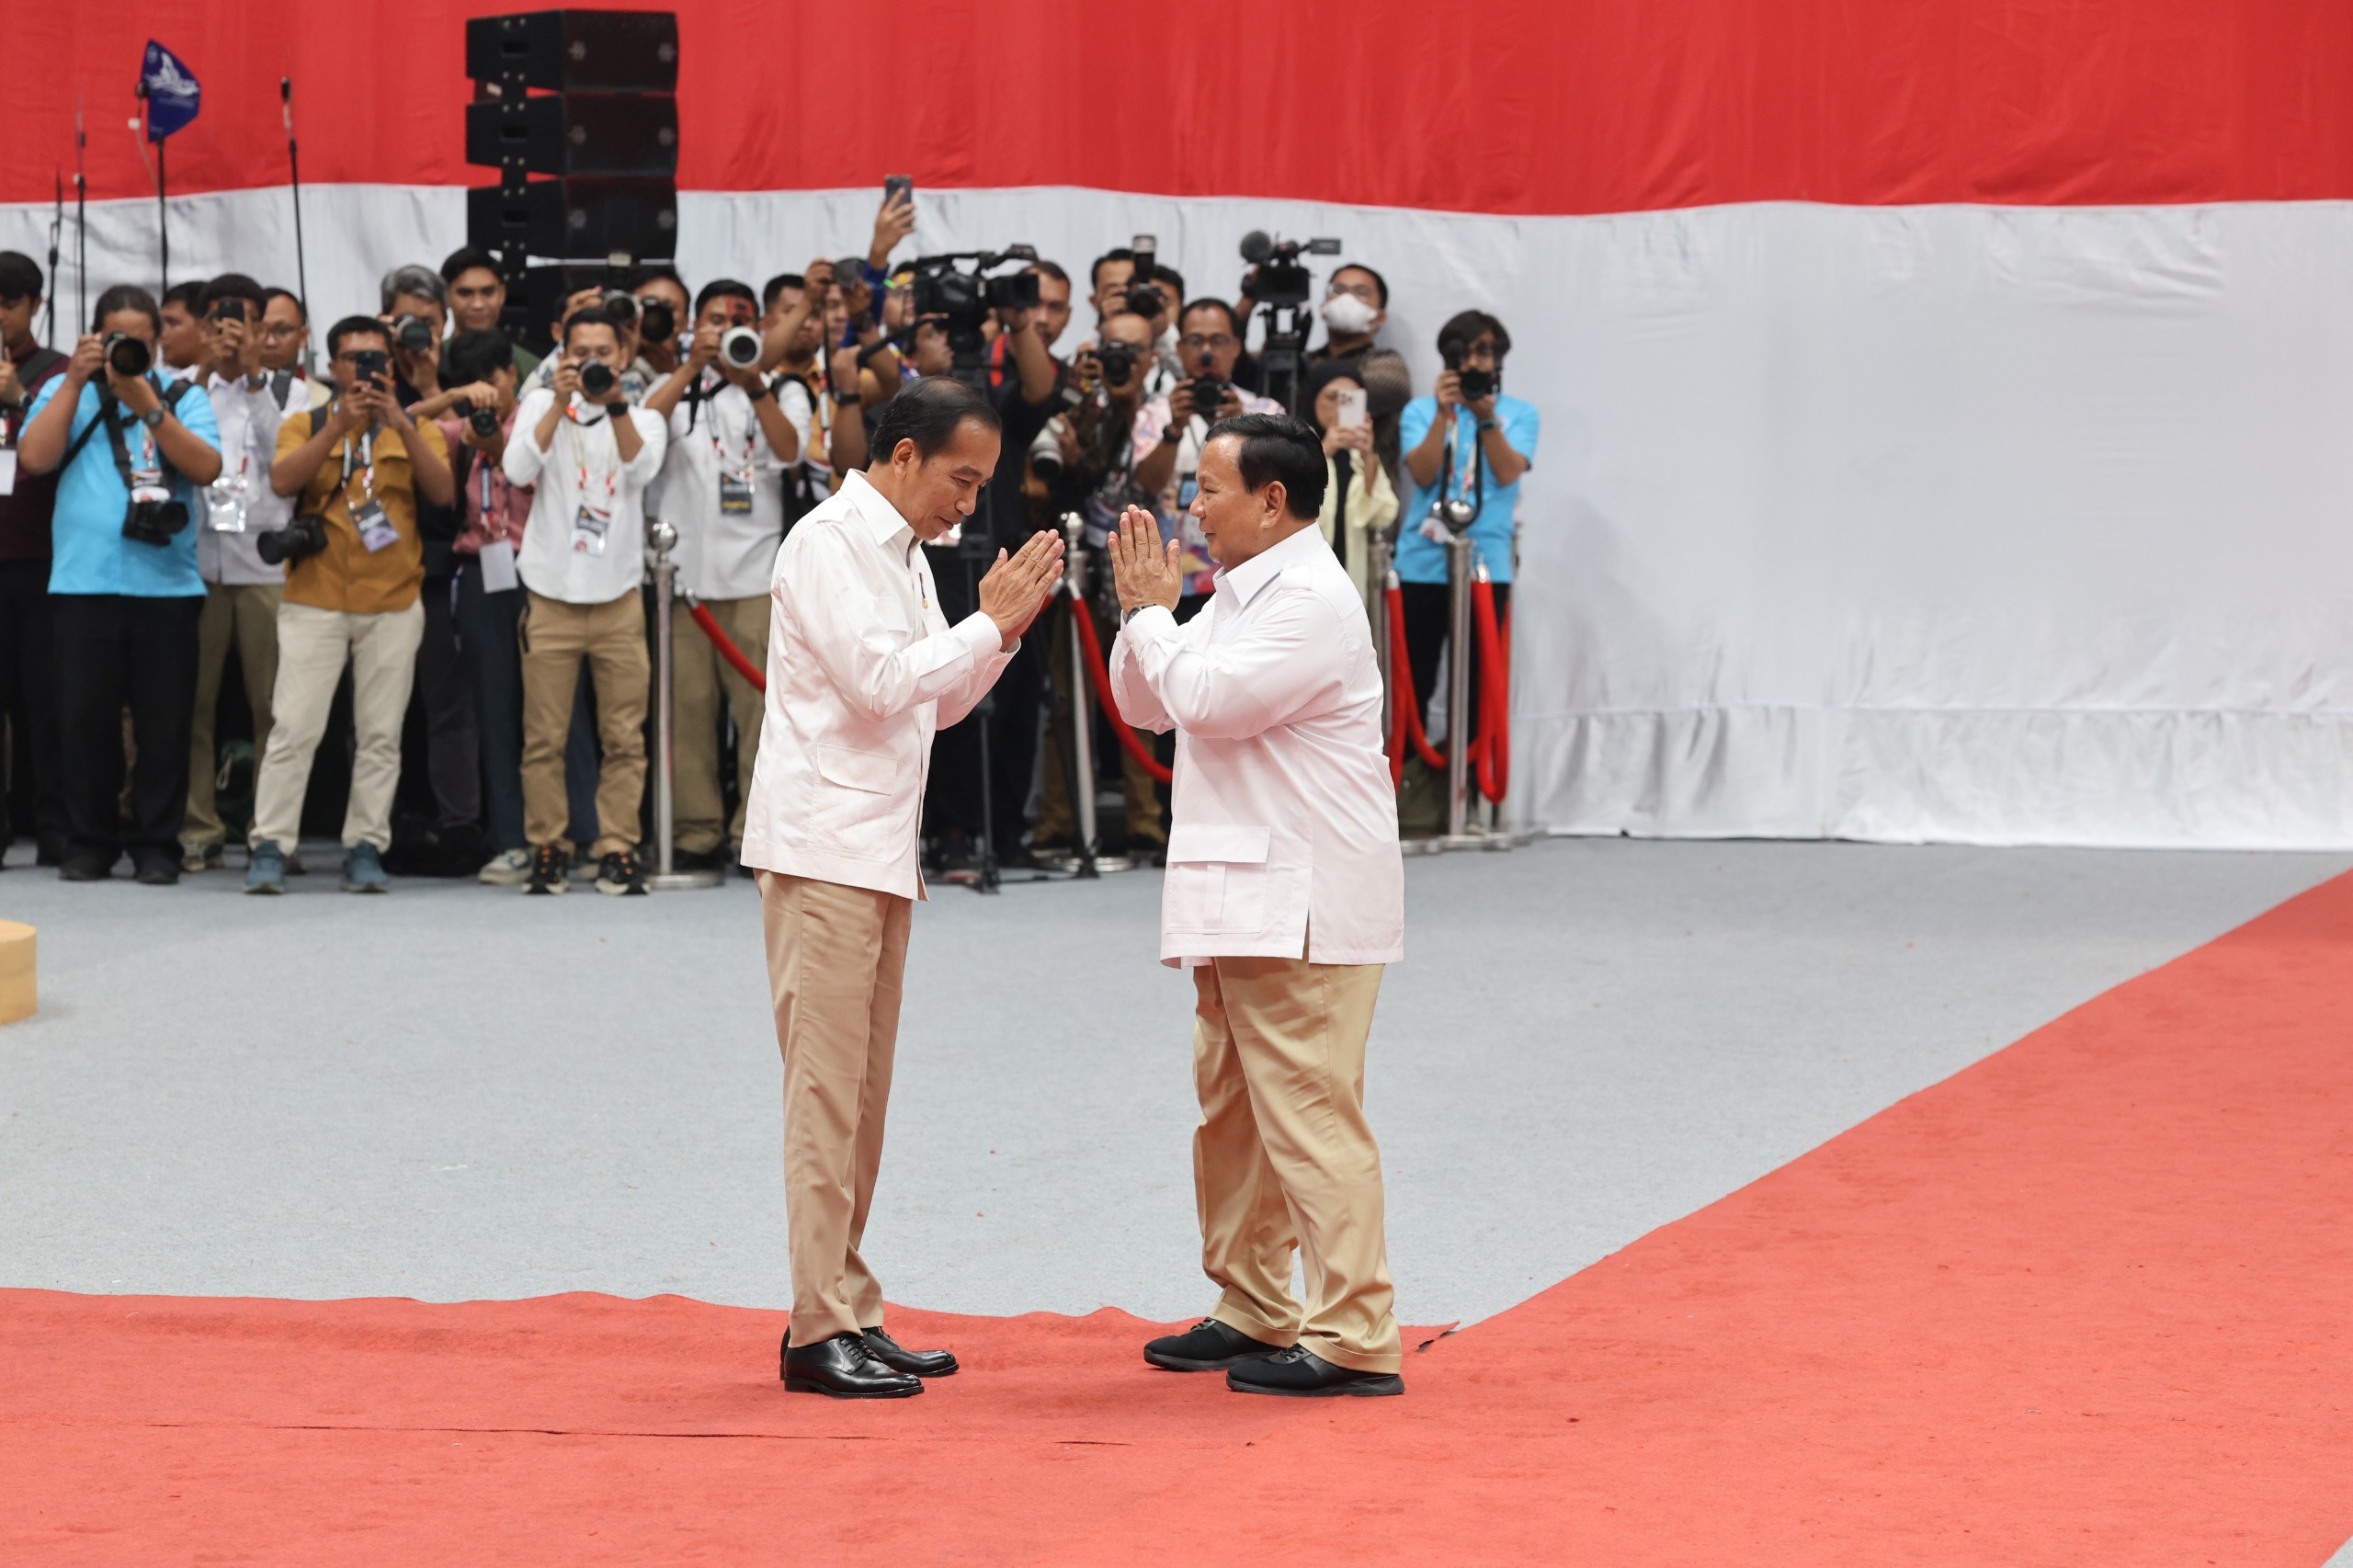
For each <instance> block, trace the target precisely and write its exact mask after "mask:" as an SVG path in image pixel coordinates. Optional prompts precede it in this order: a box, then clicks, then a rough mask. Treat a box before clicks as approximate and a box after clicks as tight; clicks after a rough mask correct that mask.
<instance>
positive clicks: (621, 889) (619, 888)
mask: <svg viewBox="0 0 2353 1568" xmlns="http://www.w3.org/2000/svg"><path fill="white" fill-rule="evenodd" d="M597 892H600V893H603V894H604V895H605V896H606V897H607V898H635V897H637V896H638V895H640V894H642V892H645V889H644V888H643V887H642V886H639V887H631V885H630V884H629V883H627V882H608V881H599V882H598V883H597Z"/></svg>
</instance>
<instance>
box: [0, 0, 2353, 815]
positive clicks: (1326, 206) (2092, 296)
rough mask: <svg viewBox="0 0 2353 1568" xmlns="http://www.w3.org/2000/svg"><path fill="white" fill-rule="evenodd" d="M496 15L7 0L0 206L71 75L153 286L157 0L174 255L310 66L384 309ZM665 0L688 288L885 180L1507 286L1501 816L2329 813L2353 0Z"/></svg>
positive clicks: (431, 209)
mask: <svg viewBox="0 0 2353 1568" xmlns="http://www.w3.org/2000/svg"><path fill="white" fill-rule="evenodd" d="M496 9H498V7H495V6H486V5H482V4H472V5H467V4H459V3H454V0H411V3H410V4H407V5H404V6H400V7H397V8H395V9H392V10H382V9H373V10H370V9H367V8H362V9H361V10H358V11H353V10H349V9H344V10H336V9H335V8H332V7H328V8H319V7H304V6H284V5H269V6H262V5H255V4H234V3H230V0H179V3H177V4H175V5H171V6H164V5H158V4H124V3H120V0H91V3H87V4H82V5H76V6H63V5H54V6H40V5H36V4H33V3H32V0H19V3H18V4H17V5H15V6H12V7H11V9H10V14H9V16H8V17H7V21H6V39H7V58H8V60H9V62H10V64H11V66H12V67H13V69H12V70H11V71H10V72H9V93H8V125H9V130H8V136H7V149H8V150H7V153H6V158H5V160H0V246H6V247H9V248H15V249H18V250H23V251H27V252H28V253H32V254H35V255H39V254H40V252H42V251H43V250H45V248H46V244H47V239H46V233H47V225H48V222H49V216H50V214H49V199H50V195H51V179H52V173H53V171H54V170H55V169H57V168H59V167H61V166H62V167H63V169H64V171H65V173H66V174H67V176H69V179H70V176H71V174H72V171H73V144H72V131H73V120H74V106H75V102H76V98H77V96H78V97H80V98H81V99H82V100H83V101H84V102H85V105H86V106H87V119H88V122H89V126H90V153H89V165H88V166H89V172H90V176H91V195H92V197H93V205H92V209H91V243H90V256H91V265H90V272H91V278H90V281H91V284H92V285H93V287H94V288H96V287H102V286H104V285H105V284H107V283H109V282H113V281H117V280H123V279H132V280H142V279H143V280H150V281H152V280H153V277H154V275H155V263H154V256H153V244H154V222H155V217H154V203H153V187H152V185H151V184H149V183H148V180H147V177H146V176H145V175H144V173H143V171H142V165H141V164H140V161H139V157H138V150H137V147H136V145H135V142H134V137H133V134H132V133H131V131H129V130H128V129H126V128H125V125H124V121H125V119H127V118H128V117H129V115H130V114H131V112H133V108H134V106H133V104H132V101H131V93H130V85H131V81H132V79H133V77H134V75H135V74H136V68H137V63H138V60H139V54H140V48H141V45H142V43H143V42H144V41H145V40H146V39H147V38H148V37H150V36H153V37H154V38H156V39H158V40H161V41H163V42H164V43H165V45H167V46H168V47H170V48H171V49H173V50H174V51H176V53H178V54H179V55H180V57H181V58H182V59H184V60H186V61H187V62H188V65H189V67H190V69H191V70H193V71H194V72H195V73H196V74H197V75H198V76H199V78H200V79H201V80H202V82H203V85H204V108H203V114H202V117H201V118H200V119H199V120H198V121H197V122H196V124H195V125H194V126H193V127H192V128H191V129H189V130H188V131H186V132H184V133H182V134H181V135H180V136H178V137H177V138H176V139H175V141H174V142H173V143H172V152H171V156H172V176H173V186H174V189H175V190H176V192H177V193H178V194H176V196H175V197H174V199H173V212H172V223H173V245H172V257H173V267H174V271H175V272H176V274H180V275H197V274H202V273H210V272H213V271H218V270H223V269H227V268H232V267H233V268H236V269H238V270H242V271H247V272H252V273H255V274H256V275H259V276H261V277H262V278H265V280H267V281H271V282H278V281H285V282H289V283H290V282H291V281H292V277H293V265H294V256H293V244H292V224H291V213H290V206H289V203H288V201H287V199H286V193H285V189H284V182H285V178H286V151H285V142H284V136H283V132H282V131H281V129H280V126H279V120H278V77H279V76H280V75H284V74H290V75H291V76H292V77H293V78H294V81H295V85H296V92H297V100H298V102H297V108H298V114H299V124H298V130H299V131H300V132H301V142H302V157H303V175H304V178H305V181H306V185H305V190H304V209H303V216H304V221H305V226H306V233H307V238H308V241H309V245H310V276H311V287H312V291H313V296H314V300H315V306H314V311H313V314H314V315H315V316H317V317H318V318H320V319H321V320H324V319H326V318H327V317H330V316H332V315H334V314H337V313H341V312H345V311H347V310H357V309H363V308H367V307H369V306H370V305H371V304H372V300H371V299H370V297H369V296H370V290H371V280H372V279H373V278H375V277H376V276H377V275H378V274H379V273H381V271H383V270H384V269H385V268H387V267H391V266H392V265H394V264H396V263H400V262H406V261H420V260H421V261H428V262H430V261H435V260H438V257H440V256H442V255H444V254H445V253H446V252H448V251H449V249H451V248H453V247H454V246H455V245H456V244H459V243H460V241H461V240H462V238H463V231H464V215H463V208H462V196H461V191H462V187H464V186H465V185H467V184H469V183H473V182H478V181H483V182H486V180H487V177H488V176H487V172H486V171H481V170H474V169H471V168H469V167H467V166H466V165H464V164H463V163H462V162H461V158H462V147H461V140H462V137H461V117H460V107H461V105H462V104H463V103H464V101H465V99H466V97H467V96H468V89H467V85H466V83H465V81H464V79H463V74H462V62H461V48H460V37H461V32H462V28H461V21H462V18H463V17H466V16H468V15H485V14H492V13H494V11H495V10H496ZM679 33H680V40H681V51H682V65H681V72H680V83H679V95H678V96H679V102H680V117H681V121H682V138H683V141H682V152H681V164H680V169H679V185H680V186H681V187H682V189H683V190H684V191H685V192H686V194H685V195H683V196H682V198H681V213H680V221H681V234H680V243H679V254H680V261H681V267H682V270H684V271H685V272H686V273H687V275H688V279H689V281H690V282H700V281H702V280H704V279H707V278H711V277H715V276H719V275H722V274H732V275H734V276H738V277H743V278H749V279H751V280H753V281H755V282H756V281H757V280H758V279H759V278H763V277H765V276H767V274H769V273H772V272H777V271H784V270H797V269H798V267H800V265H801V263H803V262H804V261H806V260H807V259H808V258H810V257H812V256H819V255H838V254H841V253H843V252H845V251H847V250H857V249H859V248H862V246H863V244H864V236H865V233H866V230H867V227H868V225H869V223H870V220H871V214H872V210H873V206H874V201H875V193H876V191H877V188H878V187H879V186H880V183H881V179H882V176H884V175H885V174H892V173H905V174H912V175H913V176H915V180H916V184H917V187H918V191H919V195H920V199H921V211H922V224H921V228H920V229H919V231H918V233H917V236H916V244H918V245H920V246H922V247H924V248H931V249H945V248H959V247H965V246H973V245H981V244H1002V243H1005V242H1009V241H1013V240H1028V241H1029V242H1031V243H1033V244H1036V245H1037V246H1038V247H1039V250H1040V253H1041V254H1043V255H1046V256H1051V257H1054V258H1055V259H1057V260H1060V261H1062V262H1063V264H1064V265H1065V266H1066V267H1070V268H1071V270H1072V271H1073V272H1074V273H1078V274H1081V275H1082V276H1083V274H1084V269H1085V267H1086V262H1087V260H1088V259H1089V258H1090V257H1091V256H1094V255H1095V254H1097V252H1099V251H1101V250H1103V249H1105V248H1107V247H1108V246H1109V245H1112V244H1122V243H1124V242H1125V241H1126V239H1127V237H1128V236H1129V235H1130V234H1131V233H1138V232H1149V233H1157V234H1158V235H1159V236H1160V242H1161V253H1162V255H1163V256H1164V257H1165V258H1166V259H1168V260H1169V261H1171V262H1173V263H1174V264H1175V265H1176V266H1177V267H1181V268H1182V269H1183V271H1184V273H1185V276H1186V278H1187V279H1188V283H1189V284H1190V286H1191V287H1192V289H1193V290H1194V291H1196V292H1221V293H1222V292H1228V291H1230V290H1231V289H1232V287H1233V281H1234V279H1235V278H1236V277H1237V276H1238V274H1239V272H1240V269H1241V263H1240V261H1239V260H1238V258H1237V257H1236V256H1235V255H1234V250H1233V247H1234V244H1235V242H1236V241H1237V240H1238V238H1239V237H1240V235H1241V233H1243V231H1245V229H1250V228H1268V229H1276V230H1279V231H1280V232H1282V233H1287V234H1294V235H1307V234H1324V233H1328V234H1336V235H1338V236H1340V237H1341V238H1342V239H1343V240H1344V241H1345V242H1346V250H1347V256H1349V257H1351V258H1356V259H1361V260H1363V261H1365V262H1368V263H1370V265H1372V266H1374V267H1379V268H1380V269H1381V271H1382V272H1383V273H1384V274H1386V275H1387V277H1388V278H1389V279H1390V281H1391V283H1392V288H1393V290H1394V300H1393V302H1392V309H1391V324H1390V326H1389V328H1388V333H1387V335H1388V338H1389V340H1390V341H1392V342H1393V343H1394V344H1396V345H1397V346H1398V347H1401V348H1403V349H1404V351H1405V352H1406V353H1407V355H1408V356H1409V358H1411V359H1412V361H1413V363H1414V365H1415V370H1416V373H1417V375H1418V376H1419V377H1420V378H1421V379H1422V380H1423V381H1425V383H1426V382H1427V378H1428V377H1429V375H1430V374H1431V373H1432V372H1433V371H1434V370H1435V369H1436V353H1435V349H1434V347H1433V344H1432V338H1433V336H1434V335H1435V333H1436V330H1437V327H1438V324H1439V322H1441V321H1442V320H1443V319H1444V318H1445V317H1446V316H1447V315H1448V314H1449V313H1451V312H1454V311H1456V310H1459V309H1461V308H1463V307H1465V306H1468V305H1474V304H1475V305H1480V306H1483V307H1485V308H1487V309H1491V310H1494V311H1495V312H1497V313H1499V314H1500V315H1501V316H1503V318H1504V319H1505V320H1506V323H1507V324H1509V325H1510V327H1511V329H1512V333H1513V336H1514V338H1515V340H1516V342H1517V344H1518V347H1517V349H1516V351H1515V353H1514V354H1513V356H1512V359H1511V363H1510V367H1509V371H1508V383H1509V385H1510V387H1511V389H1512V390H1513V391H1514V392H1516V393H1518V395H1521V396H1524V397H1527V398H1529V399H1531V400H1532V401H1534V402H1535V403H1538V404H1539V405H1540V407H1541V409H1542V412H1543V416H1544V437H1543V444H1542V448H1541V449H1540V452H1539V454H1538V459H1537V463H1536V467H1535V470H1534V472H1533V473H1532V474H1531V475H1530V477H1529V481H1528V483H1527V485H1526V494H1525V496H1524V501H1523V506H1522V512H1521V518H1522V547H1521V548H1522V565H1521V571H1520V582H1521V588H1520V590H1519V598H1518V601H1517V603H1518V645H1519V665H1518V671H1517V672H1516V673H1517V682H1516V685H1517V691H1516V694H1515V699H1514V708H1515V711H1516V715H1517V724H1518V737H1517V744H1515V746H1514V752H1515V760H1516V762H1517V765H1518V778H1516V779H1515V786H1516V795H1517V801H1516V803H1515V805H1516V814H1518V816H1520V817H1521V818H1522V819H1523V820H1525V821H1528V822H1530V823H1533V824H1543V825H1547V826H1551V827H1554V828H1561V829H1568V830H1573V831H1579V832H1605V833H1614V832H1619V831H1621V830H1622V831H1629V832H1632V833H1636V834H1662V835H1776V836H1816V835H1836V836H1847V837H1859V838H1875V839H1898V840H1915V839H1929V840H1955V841H1967V842H1988V843H2009V842H2044V843H2073V844H2128V845H2185V844H2189V845H2215V846H2232V845H2236V846H2339V847H2342V846H2347V845H2353V766H2348V756H2353V752H2348V744H2347V743H2348V738H2353V593H2348V585H2353V439H2348V436H2349V435H2353V208H2348V206H2347V198H2348V197H2353V8H2348V7H2347V6H2344V5H2343V4H2341V3H2340V0H2240V3H2238V4H2234V5H2230V6H2217V5H2214V4H2211V0H1875V3H1873V4H1870V5H1862V6H1859V5H1854V4H1850V3H1848V0H1782V3H1781V4H1778V5H1769V6H1768V5H1758V4H1756V3H1755V0H1684V3H1681V4H1677V5H1671V6H1662V5H1657V4H1646V3H1643V0H1552V3H1549V4H1538V3H1530V0H1510V3H1506V4H1499V5H1491V6H1483V7H1479V8H1476V9H1473V10H1472V11H1467V12H1455V11H1450V10H1449V9H1447V8H1445V7H1443V6H1438V7H1433V6H1429V5H1428V4H1427V3H1423V0H1350V3H1347V4H1341V3H1336V0H1293V3H1291V4H1289V5H1282V6H1267V5H1263V4H1261V5H1244V4H1235V3H1233V0H1203V3H1199V4H1194V5H1189V6H1183V7H1181V8H1179V9H1177V10H1175V11H1168V10H1160V11H1149V10H1142V11H1140V10H1138V9H1137V8H1135V7H1133V6H1108V5H1098V6H1085V5H1079V4H1074V3H1069V0H1063V3H1056V0H992V3H990V4H986V5H976V4H972V3H971V0H957V3H948V0H931V3H925V0H917V3H916V4H915V5H912V6H903V7H900V8H898V9H896V10H886V11H882V12H871V13H858V12H856V11H845V10H843V9H842V8H841V7H840V6H818V5H812V4H803V3H798V0H796V3H793V4H786V5H770V4H755V3H753V0H694V3H690V4H688V5H685V6H681V7H680V9H679ZM66 251H67V256H68V257H69V262H68V268H69V270H68V273H67V276H66V278H64V279H63V281H64V283H65V287H66V293H65V298H66V299H67V301H69V306H70V301H71V300H72V297H73V295H72V287H73V278H72V274H71V271H70V256H71V254H72V246H71V237H70V233H69V236H68V241H67V247H66ZM1081 314H1082V318H1083V317H1084V312H1081ZM1083 325H1084V321H1083V319H1082V322H1081V324H1080V327H1074V332H1073V335H1072V337H1071V338H1070V339H1068V340H1066V341H1065V345H1064V347H1068V346H1069V343H1071V342H1074V341H1075V340H1076V336H1077V333H1078V331H1079V330H1081V328H1083Z"/></svg>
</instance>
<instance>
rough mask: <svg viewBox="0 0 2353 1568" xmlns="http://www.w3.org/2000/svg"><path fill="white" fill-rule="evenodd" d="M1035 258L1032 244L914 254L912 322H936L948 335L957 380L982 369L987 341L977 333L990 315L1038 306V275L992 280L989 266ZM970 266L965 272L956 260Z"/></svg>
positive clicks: (1029, 273)
mask: <svg viewBox="0 0 2353 1568" xmlns="http://www.w3.org/2000/svg"><path fill="white" fill-rule="evenodd" d="M1037 259H1038V251H1037V247H1036V246H1034V245H1007V246H1006V247H1005V249H1003V250H1000V251H977V250H964V251H949V252H947V253H945V254H943V255H940V256H917V257H915V320H916V321H918V322H922V321H926V320H935V321H938V323H939V324H940V325H941V326H942V327H944V328H945V329H946V330H947V333H948V348H949V353H951V354H953V355H954V356H955V358H956V365H957V373H958V375H959V378H960V379H966V378H967V376H968V373H970V372H974V371H979V370H980V369H982V364H983V352H984V350H985V348H986V347H987V341H988V340H987V339H986V338H985V337H984V336H983V335H982V332H981V329H982V327H983V326H984V325H986V324H987V323H988V319H989V312H992V311H1000V310H1029V309H1033V308H1035V307H1036V305H1037V304H1038V275H1037V274H1036V273H1034V272H1015V273H1008V274H1001V275H999V276H997V277H995V278H991V277H989V276H988V275H987V274H988V272H989V270H990V269H991V268H992V267H1002V266H1004V265H1005V264H1006V262H1008V261H1017V262H1022V263H1025V264H1026V263H1029V262H1033V261H1035V260H1037ZM965 261H968V262H971V263H972V267H970V268H969V269H968V268H965V267H959V266H957V265H956V264H957V263H958V262H965Z"/></svg>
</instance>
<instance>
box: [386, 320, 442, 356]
mask: <svg viewBox="0 0 2353 1568" xmlns="http://www.w3.org/2000/svg"><path fill="white" fill-rule="evenodd" d="M392 341H393V342H394V343H397V344H399V345H400V346H401V347H403V348H405V349H407V350H408V351H409V352H410V353H412V354H423V353H425V352H426V350H428V349H430V348H431V347H433V324H432V323H431V322H429V321H426V319H425V318H424V317H423V316H394V317H393V318H392Z"/></svg>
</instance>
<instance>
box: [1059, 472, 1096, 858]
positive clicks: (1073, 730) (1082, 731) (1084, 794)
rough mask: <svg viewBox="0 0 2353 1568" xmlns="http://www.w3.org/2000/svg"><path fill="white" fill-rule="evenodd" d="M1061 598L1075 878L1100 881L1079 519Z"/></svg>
mask: <svg viewBox="0 0 2353 1568" xmlns="http://www.w3.org/2000/svg"><path fill="white" fill-rule="evenodd" d="M1063 551H1064V552H1063V597H1064V598H1065V599H1066V600H1067V601H1068V608H1069V610H1070V625H1069V628H1068V630H1069V633H1070V635H1069V642H1070V674H1071V692H1070V762H1071V766H1070V775H1071V777H1070V814H1071V822H1072V824H1073V826H1072V829H1071V831H1072V834H1073V835H1074V837H1075V838H1076V839H1077V844H1076V846H1075V847H1076V848H1077V850H1078V864H1077V865H1076V866H1075V867H1074V868H1073V869H1072V874H1073V875H1074V876H1077V877H1081V878H1086V877H1098V876H1101V875H1102V871H1101V869H1099V868H1098V867H1097V865H1096V864H1095V851H1096V850H1097V847H1099V843H1098V840H1097V837H1096V827H1095V725H1094V723H1093V722H1092V719H1093V715H1092V713H1091V712H1090V711H1089V709H1088V706H1087V699H1089V697H1091V696H1092V695H1093V694H1092V692H1091V691H1090V690H1089V688H1088V684H1087V679H1086V664H1087V659H1086V640H1085V639H1084V638H1083V637H1082V636H1080V634H1079V630H1078V618H1079V617H1080V616H1082V615H1087V614H1091V613H1093V612H1092V611H1090V610H1089V609H1088V608H1086V522H1085V520H1084V519H1083V518H1081V517H1079V516H1078V515H1077V514H1076V513H1072V514H1071V515H1069V516H1068V517H1064V518H1063Z"/></svg>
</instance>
